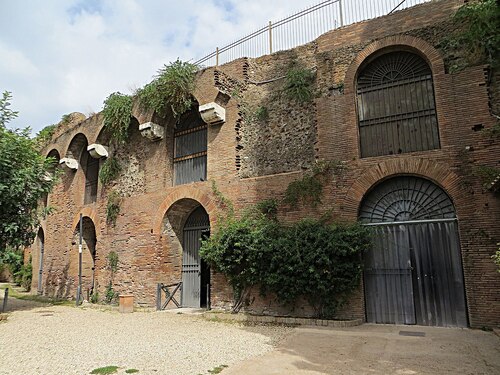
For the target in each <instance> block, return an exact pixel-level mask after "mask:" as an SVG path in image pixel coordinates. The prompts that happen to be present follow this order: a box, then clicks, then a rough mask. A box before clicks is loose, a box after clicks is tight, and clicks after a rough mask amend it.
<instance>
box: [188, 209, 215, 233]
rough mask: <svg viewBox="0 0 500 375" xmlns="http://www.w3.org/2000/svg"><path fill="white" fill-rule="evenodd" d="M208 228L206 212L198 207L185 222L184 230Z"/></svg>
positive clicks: (208, 222) (208, 220)
mask: <svg viewBox="0 0 500 375" xmlns="http://www.w3.org/2000/svg"><path fill="white" fill-rule="evenodd" d="M208 227H210V219H209V217H208V214H207V211H205V209H204V208H203V207H202V206H198V207H197V208H196V209H195V210H194V211H193V212H191V214H190V215H189V217H188V218H187V220H186V224H184V229H192V228H208Z"/></svg>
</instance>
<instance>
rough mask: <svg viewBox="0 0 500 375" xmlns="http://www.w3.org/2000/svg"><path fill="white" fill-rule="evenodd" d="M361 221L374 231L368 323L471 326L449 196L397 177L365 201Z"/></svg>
mask: <svg viewBox="0 0 500 375" xmlns="http://www.w3.org/2000/svg"><path fill="white" fill-rule="evenodd" d="M359 219H360V221H361V222H363V223H365V224H366V225H368V226H370V227H371V228H372V229H373V232H374V235H373V246H372V249H371V250H370V251H368V253H367V254H366V255H365V270H364V280H365V301H366V304H365V307H366V319H367V321H368V322H372V323H393V324H419V325H429V326H455V327H466V326H467V311H466V304H465V290H464V280H463V269H462V261H461V254H460V242H459V237H458V222H457V218H456V214H455V208H454V205H453V202H452V201H451V199H450V197H449V196H448V195H447V194H446V192H445V191H444V190H443V189H442V188H441V187H439V186H437V185H436V184H434V183H433V182H431V181H429V180H427V179H424V178H421V177H414V176H396V177H392V178H389V179H387V180H384V181H383V182H381V183H379V184H377V185H376V186H375V187H374V188H373V189H371V190H370V191H369V192H368V194H367V195H366V196H365V197H364V199H363V201H362V203H361V206H360V211H359Z"/></svg>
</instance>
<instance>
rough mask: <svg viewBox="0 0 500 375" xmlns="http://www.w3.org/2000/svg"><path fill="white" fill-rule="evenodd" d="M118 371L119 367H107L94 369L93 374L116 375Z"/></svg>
mask: <svg viewBox="0 0 500 375" xmlns="http://www.w3.org/2000/svg"><path fill="white" fill-rule="evenodd" d="M117 371H118V366H106V367H99V368H96V369H93V370H92V372H91V374H101V375H103V374H104V375H106V374H114V373H116V372H117Z"/></svg>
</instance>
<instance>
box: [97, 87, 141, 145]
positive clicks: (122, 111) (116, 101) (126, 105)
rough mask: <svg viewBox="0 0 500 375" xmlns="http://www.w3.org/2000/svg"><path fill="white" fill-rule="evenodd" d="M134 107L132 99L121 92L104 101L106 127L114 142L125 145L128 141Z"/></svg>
mask: <svg viewBox="0 0 500 375" xmlns="http://www.w3.org/2000/svg"><path fill="white" fill-rule="evenodd" d="M132 106H133V102H132V97H131V96H129V95H125V94H121V93H119V92H114V93H112V94H111V95H109V96H108V97H107V98H106V100H105V101H104V108H103V110H102V115H103V117H104V126H105V128H106V129H107V130H108V132H109V134H110V135H111V140H112V142H115V143H117V144H123V143H125V142H126V141H127V137H128V127H129V125H130V119H131V117H132Z"/></svg>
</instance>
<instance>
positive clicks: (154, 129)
mask: <svg viewBox="0 0 500 375" xmlns="http://www.w3.org/2000/svg"><path fill="white" fill-rule="evenodd" d="M139 131H140V132H141V135H142V136H143V137H145V138H147V139H149V140H151V141H159V140H160V139H163V137H164V136H165V128H164V127H163V126H161V125H158V124H155V123H154V122H146V123H144V124H141V125H139Z"/></svg>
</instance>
